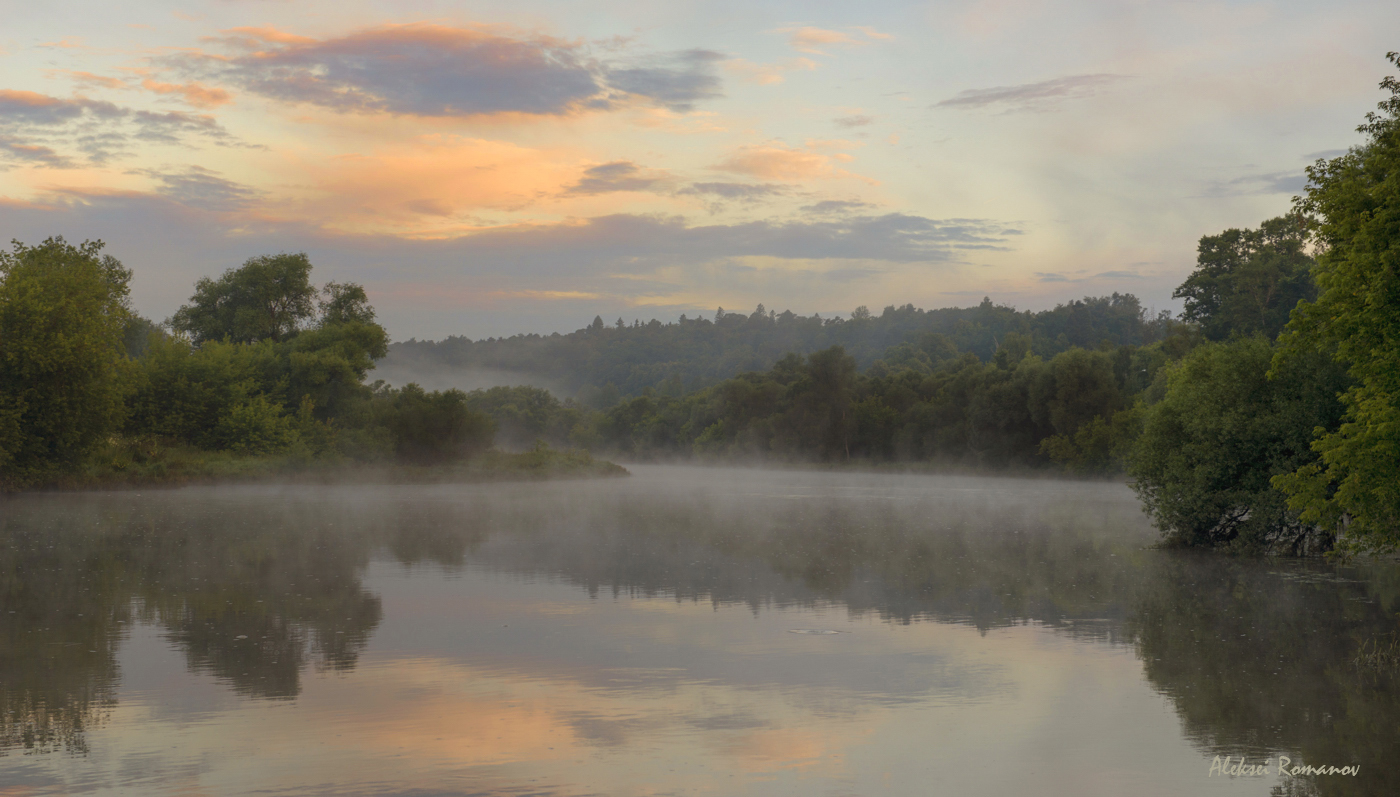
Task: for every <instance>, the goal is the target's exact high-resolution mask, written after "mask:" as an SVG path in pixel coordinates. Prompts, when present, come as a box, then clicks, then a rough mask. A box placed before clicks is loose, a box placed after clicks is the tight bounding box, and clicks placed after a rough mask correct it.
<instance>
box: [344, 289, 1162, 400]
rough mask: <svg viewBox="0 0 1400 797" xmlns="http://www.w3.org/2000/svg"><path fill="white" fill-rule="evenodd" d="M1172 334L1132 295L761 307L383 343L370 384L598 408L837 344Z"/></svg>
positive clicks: (874, 356)
mask: <svg viewBox="0 0 1400 797" xmlns="http://www.w3.org/2000/svg"><path fill="white" fill-rule="evenodd" d="M1171 324H1172V316H1171V314H1170V313H1169V312H1167V311H1162V312H1160V313H1157V314H1152V313H1150V312H1149V311H1148V310H1147V309H1145V308H1144V307H1143V306H1142V304H1141V302H1139V300H1138V298H1137V297H1136V296H1134V295H1132V294H1130V293H1123V294H1120V293H1114V294H1112V295H1110V296H1098V297H1085V298H1084V299H1082V300H1076V301H1073V302H1070V303H1068V304H1062V305H1059V306H1057V307H1056V308H1055V309H1053V310H1045V311H1041V312H1031V311H1018V310H1016V309H1015V308H1014V307H1010V306H1006V305H998V304H994V303H993V302H992V301H991V300H990V299H983V300H982V302H981V304H979V305H977V306H975V307H947V308H941V309H936V310H923V309H920V308H916V307H914V306H913V305H912V304H906V305H904V306H903V307H895V306H893V305H891V306H888V307H886V308H885V309H884V311H883V312H881V313H880V314H878V315H876V314H872V313H870V312H869V311H868V310H867V309H866V308H864V307H860V308H857V309H856V310H855V311H854V312H853V313H852V314H851V317H850V318H841V317H840V316H834V317H831V318H822V317H821V316H820V315H818V314H814V315H812V316H800V315H796V314H794V313H792V312H789V311H786V310H784V311H782V312H776V311H772V310H768V309H766V308H765V307H764V306H763V305H761V304H760V305H759V306H758V307H757V308H756V309H755V310H754V311H753V312H752V313H748V314H745V313H738V312H726V311H725V310H724V309H723V308H720V309H719V310H718V311H716V313H715V316H714V317H713V318H694V319H690V318H686V317H685V316H684V315H683V316H681V317H680V319H679V320H678V321H676V322H672V323H662V322H661V321H658V320H656V319H651V320H650V321H646V322H643V321H641V320H640V319H633V320H631V321H630V322H629V321H626V320H624V319H621V318H619V319H617V320H616V321H614V322H613V323H611V324H608V323H605V322H604V321H603V319H602V318H595V320H594V322H593V323H592V324H591V325H589V326H588V327H585V328H584V329H580V330H577V331H575V332H572V333H569V334H567V335H560V334H557V333H556V334H553V335H547V336H546V335H537V334H531V335H515V336H512V337H508V338H487V339H485V340H475V341H474V340H472V339H470V338H466V337H456V336H453V337H448V338H446V339H444V340H441V341H419V340H408V341H404V342H400V343H394V344H391V345H390V347H389V355H388V357H386V358H385V359H383V360H381V361H380V362H379V363H378V365H377V367H376V368H375V371H374V373H373V374H372V377H371V378H381V379H384V380H385V381H387V382H389V383H391V384H395V385H401V384H406V383H408V382H418V383H419V384H422V385H423V386H424V387H427V388H429V389H440V388H448V387H457V388H461V389H464V390H474V389H478V388H488V387H493V386H498V385H531V386H534V387H541V388H545V389H548V390H550V391H551V392H554V393H555V394H556V395H559V396H560V397H578V398H579V399H581V400H583V401H584V402H586V403H589V404H594V405H599V406H607V405H610V404H611V403H614V402H615V401H616V400H617V399H619V398H621V397H627V396H636V395H640V394H641V393H643V392H644V391H646V390H647V389H648V388H650V389H653V390H656V391H658V392H661V393H663V394H667V395H680V394H681V393H684V392H690V391H693V390H696V389H699V388H702V387H706V386H709V385H712V384H715V383H717V382H720V381H722V380H724V379H727V378H729V377H732V376H734V375H736V374H739V373H743V372H746V371H761V370H766V369H768V368H770V367H772V366H773V364H774V363H776V362H777V361H778V360H779V359H781V358H782V357H783V356H784V355H786V354H789V353H797V354H804V355H805V354H810V353H812V352H815V351H820V350H822V349H826V348H829V347H831V346H837V345H839V346H842V347H844V348H845V350H846V351H847V353H849V354H850V355H852V356H853V357H855V359H856V362H857V363H858V364H859V366H860V367H861V368H862V369H865V368H869V367H870V366H872V365H874V364H875V363H876V362H878V361H882V360H883V361H885V362H886V363H887V364H888V365H891V366H896V365H908V364H913V363H923V364H924V365H925V366H935V365H937V364H938V363H939V362H941V361H944V360H947V359H950V358H953V357H955V356H957V355H959V354H961V353H972V354H975V355H976V356H977V357H978V359H980V360H982V361H984V362H985V361H989V360H991V359H992V358H993V356H994V355H995V353H996V351H997V350H998V349H999V348H1001V347H1002V346H1003V345H1005V344H1007V342H1008V340H1015V341H1019V342H1018V343H1017V344H1016V345H1017V347H1018V348H1020V349H1022V350H1023V351H1030V352H1032V353H1034V354H1037V355H1039V356H1041V357H1044V358H1049V357H1053V356H1054V355H1056V354H1059V353H1060V352H1063V351H1067V350H1068V349H1070V348H1071V347H1076V346H1077V347H1081V348H1090V349H1094V348H1100V347H1104V346H1112V347H1118V346H1143V345H1146V344H1150V343H1153V342H1156V341H1158V340H1161V339H1162V338H1163V337H1164V336H1165V335H1166V334H1167V332H1168V331H1169V329H1170V326H1171ZM1014 336H1019V338H1018V337H1014Z"/></svg>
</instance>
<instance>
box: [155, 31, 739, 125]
mask: <svg viewBox="0 0 1400 797" xmlns="http://www.w3.org/2000/svg"><path fill="white" fill-rule="evenodd" d="M227 33H228V35H226V36H224V37H222V38H219V39H216V40H215V41H216V43H219V44H222V45H223V46H225V47H228V48H231V49H232V50H234V51H235V54H234V55H232V56H213V55H208V54H190V53H184V54H179V55H174V56H169V57H167V58H165V59H164V61H163V63H165V64H166V65H167V66H170V67H173V68H175V69H177V70H180V71H183V72H184V73H186V74H189V75H192V76H198V77H206V78H208V79H210V80H222V81H229V82H232V83H234V84H236V85H238V86H240V87H241V88H243V89H244V90H246V91H249V92H252V93H255V94H259V95H261V96H264V97H269V98H272V99H275V100H280V101H283V102H290V103H307V104H311V105H319V106H322V107H325V108H331V109H334V110H337V111H344V112H367V113H376V112H378V113H384V112H387V113H394V114H404V115H413V116H425V117H456V116H473V115H484V114H500V113H520V114H529V115H562V114H568V113H574V112H577V111H581V110H607V109H611V108H615V107H619V106H621V105H624V104H627V103H628V102H630V101H631V99H632V98H640V99H641V100H642V101H645V102H650V103H652V104H655V105H660V106H663V107H666V108H670V109H673V110H689V109H690V108H691V107H693V105H694V103H696V102H698V101H700V100H703V99H708V98H711V97H717V96H720V91H719V89H720V82H719V78H718V77H716V76H715V75H714V72H713V67H714V64H715V63H716V62H718V61H720V60H722V59H723V56H721V55H719V54H718V53H713V52H710V51H708V50H686V51H682V52H679V53H672V54H667V55H656V56H650V57H648V58H642V59H634V60H633V62H631V63H623V64H613V63H604V62H602V61H599V60H597V59H595V58H593V57H591V56H590V55H589V54H588V52H587V51H586V50H585V49H584V48H583V47H582V45H580V44H578V43H575V42H566V41H563V40H559V39H554V38H550V37H545V36H536V37H533V38H511V37H509V36H504V35H500V34H498V33H494V32H492V31H490V30H486V29H484V28H457V27H449V26H444V25H434V24H426V23H414V24H406V25H383V26H380V27H376V28H369V29H366V30H361V31H358V32H355V33H351V34H349V35H346V36H342V37H339V38H330V39H314V38H310V37H306V36H297V35H294V34H289V33H286V32H283V31H279V30H276V29H272V28H235V29H233V30H231V31H228V32H227Z"/></svg>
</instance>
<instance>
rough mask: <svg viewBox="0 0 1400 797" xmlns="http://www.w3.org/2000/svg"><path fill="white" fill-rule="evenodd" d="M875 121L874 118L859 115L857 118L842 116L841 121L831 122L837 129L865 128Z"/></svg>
mask: <svg viewBox="0 0 1400 797" xmlns="http://www.w3.org/2000/svg"><path fill="white" fill-rule="evenodd" d="M874 121H875V119H874V118H873V117H869V116H863V115H859V114H857V115H855V116H842V117H840V118H839V119H832V120H831V122H832V124H834V125H836V126H837V127H864V126H866V125H868V124H870V123H871V122H874Z"/></svg>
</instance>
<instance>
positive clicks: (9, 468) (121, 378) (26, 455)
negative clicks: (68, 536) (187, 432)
mask: <svg viewBox="0 0 1400 797" xmlns="http://www.w3.org/2000/svg"><path fill="white" fill-rule="evenodd" d="M130 278H131V272H129V271H127V270H126V269H125V268H123V267H122V265H121V263H119V262H117V260H116V258H113V257H111V256H110V255H103V254H102V243H101V242H85V243H83V244H81V245H80V246H73V245H72V244H69V243H67V242H66V241H64V240H63V238H61V237H60V238H50V239H48V240H47V241H44V242H43V243H42V244H40V245H38V246H25V245H24V244H21V243H19V242H18V241H16V242H15V243H14V246H13V251H10V252H3V253H0V487H3V486H5V485H6V484H8V485H11V486H23V485H25V484H29V483H32V482H34V481H37V480H41V479H43V478H45V477H46V476H48V475H50V474H52V473H54V472H56V471H58V470H60V469H62V468H65V467H72V466H73V465H74V464H75V463H77V462H78V461H80V460H81V459H82V458H83V457H85V456H86V455H87V454H89V453H90V452H91V451H92V450H93V449H94V448H95V447H96V446H97V445H98V444H99V443H100V442H101V441H102V440H103V438H104V437H106V436H107V435H108V434H109V433H110V432H112V431H113V430H114V429H115V428H116V426H117V425H118V424H119V423H120V419H121V414H122V399H123V396H124V390H123V385H124V382H125V376H126V370H125V368H124V365H125V361H126V352H125V345H124V340H125V334H126V330H127V327H128V325H129V323H130V319H131V314H130V311H129V309H128V307H127V281H128V280H129V279H130Z"/></svg>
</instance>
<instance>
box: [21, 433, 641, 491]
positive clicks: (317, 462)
mask: <svg viewBox="0 0 1400 797" xmlns="http://www.w3.org/2000/svg"><path fill="white" fill-rule="evenodd" d="M627 475H630V474H629V473H628V471H627V469H626V468H624V467H622V466H621V465H618V464H616V463H613V462H609V461H607V460H603V459H595V458H594V457H593V456H592V455H591V454H590V453H589V452H587V451H583V450H579V449H564V450H559V449H553V448H550V447H549V446H547V445H543V444H541V445H539V446H537V447H536V448H534V449H532V450H529V451H499V450H495V449H492V450H489V451H484V452H481V453H480V454H478V455H476V456H474V457H472V458H471V459H468V460H463V461H458V462H451V463H447V464H437V465H417V464H412V463H398V462H387V463H386V462H381V463H373V462H357V461H354V460H350V459H345V458H335V459H325V458H314V457H307V456H305V455H304V454H272V455H269V454H238V453H234V452H231V451H202V450H199V449H195V448H190V447H187V446H180V445H175V446H160V445H158V444H156V445H152V442H151V441H146V442H145V445H132V444H131V443H129V442H124V441H114V442H112V443H109V444H108V445H106V446H104V447H103V448H102V449H100V450H99V451H98V452H97V453H96V454H95V455H94V456H93V458H92V459H91V460H90V461H89V462H88V463H87V464H86V465H84V466H83V467H82V468H81V469H79V470H77V471H74V472H69V473H64V474H61V475H59V476H55V477H53V478H52V479H51V480H49V481H46V482H39V483H36V484H33V485H31V486H30V487H28V488H27V490H26V492H76V491H86V490H101V491H106V490H146V489H167V488H169V489H174V488H179V487H186V486H191V485H223V484H267V483H279V484H293V485H298V484H299V485H307V484H449V483H450V484H473V483H480V482H495V481H544V480H553V479H592V478H613V477H621V476H627ZM3 495H4V493H0V497H3Z"/></svg>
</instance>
